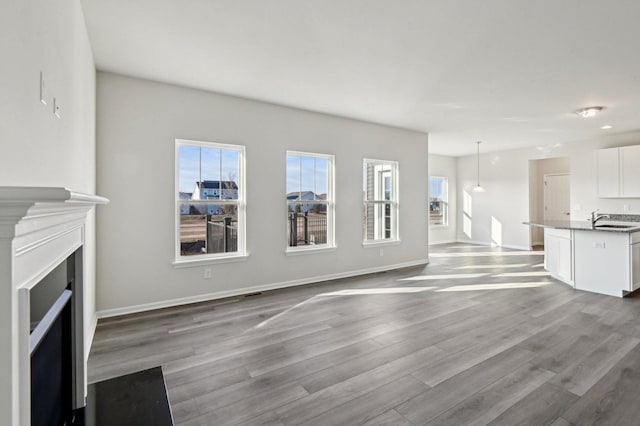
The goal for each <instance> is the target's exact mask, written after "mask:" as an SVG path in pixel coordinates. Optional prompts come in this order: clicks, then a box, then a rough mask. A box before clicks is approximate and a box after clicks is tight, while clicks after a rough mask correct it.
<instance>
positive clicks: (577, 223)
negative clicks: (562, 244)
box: [522, 220, 640, 234]
mask: <svg viewBox="0 0 640 426" xmlns="http://www.w3.org/2000/svg"><path fill="white" fill-rule="evenodd" d="M522 223H524V224H525V225H529V226H537V227H540V228H555V229H571V230H574V231H601V232H617V233H627V234H630V233H632V232H640V222H619V221H605V220H601V221H598V224H597V225H596V227H595V228H592V227H591V223H590V222H589V221H587V220H542V221H539V222H522ZM601 225H630V226H631V228H606V227H604V228H602V227H600V226H601Z"/></svg>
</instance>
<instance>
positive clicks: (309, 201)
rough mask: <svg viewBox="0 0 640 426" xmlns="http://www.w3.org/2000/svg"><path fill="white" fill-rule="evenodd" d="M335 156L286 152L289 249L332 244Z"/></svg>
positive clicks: (314, 247) (322, 246)
mask: <svg viewBox="0 0 640 426" xmlns="http://www.w3.org/2000/svg"><path fill="white" fill-rule="evenodd" d="M333 164H334V157H333V155H322V154H309V153H304V152H293V151H288V152H287V195H286V197H287V241H288V243H287V245H288V249H287V251H296V250H304V249H316V248H326V247H333V246H334V242H333V209H334V207H333V203H334V201H333Z"/></svg>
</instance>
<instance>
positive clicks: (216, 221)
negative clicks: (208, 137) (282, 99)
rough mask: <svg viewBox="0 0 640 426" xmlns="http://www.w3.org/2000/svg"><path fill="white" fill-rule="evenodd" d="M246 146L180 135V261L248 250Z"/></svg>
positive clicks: (177, 233) (177, 190)
mask: <svg viewBox="0 0 640 426" xmlns="http://www.w3.org/2000/svg"><path fill="white" fill-rule="evenodd" d="M244 155H245V150H244V147H243V146H239V145H227V144H219V143H212V142H198V141H188V140H181V139H178V140H176V216H177V217H176V260H177V262H180V261H187V260H195V259H218V258H229V257H238V256H244V254H245V243H244V242H245V230H244V228H245V226H244V224H245V200H244Z"/></svg>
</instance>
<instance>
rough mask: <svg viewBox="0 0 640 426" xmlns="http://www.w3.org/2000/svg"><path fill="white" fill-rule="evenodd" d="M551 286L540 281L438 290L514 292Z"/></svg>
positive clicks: (458, 286)
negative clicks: (519, 289)
mask: <svg viewBox="0 0 640 426" xmlns="http://www.w3.org/2000/svg"><path fill="white" fill-rule="evenodd" d="M549 284H551V281H540V282H532V283H502V284H476V285H456V286H453V287H448V288H443V289H440V290H436V291H437V292H446V291H480V290H512V289H517V288H536V287H544V286H546V285H549Z"/></svg>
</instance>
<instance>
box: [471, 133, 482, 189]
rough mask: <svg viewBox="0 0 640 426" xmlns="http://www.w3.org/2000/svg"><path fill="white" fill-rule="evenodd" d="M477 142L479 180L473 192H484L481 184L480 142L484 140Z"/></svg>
mask: <svg viewBox="0 0 640 426" xmlns="http://www.w3.org/2000/svg"><path fill="white" fill-rule="evenodd" d="M476 143H477V144H478V154H477V155H476V157H477V160H478V162H477V165H478V167H477V171H478V180H477V184H476V186H475V187H474V188H473V192H484V188H483V187H481V186H480V144H481V143H482V141H478V142H476Z"/></svg>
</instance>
